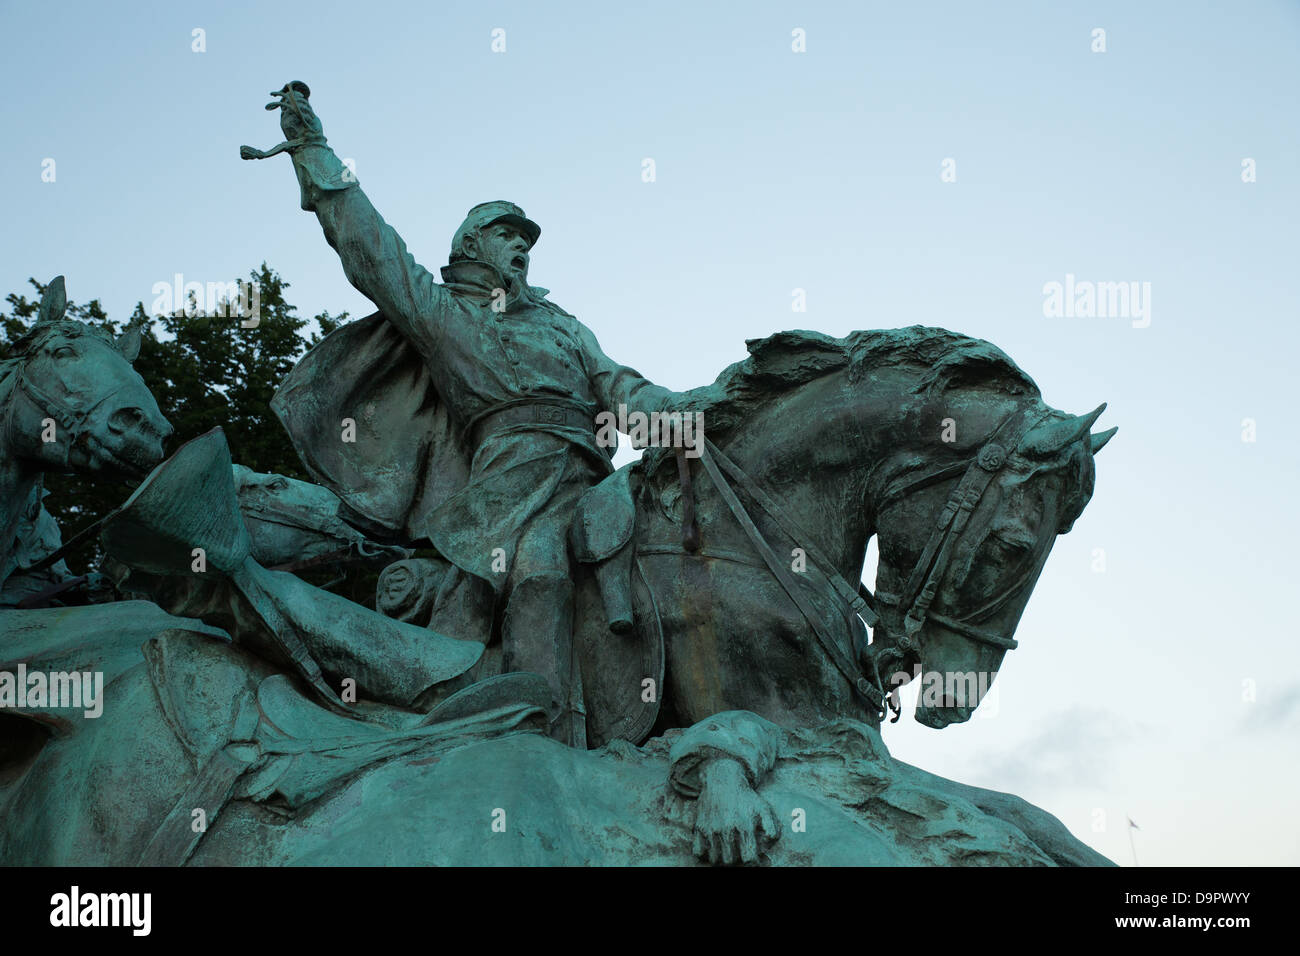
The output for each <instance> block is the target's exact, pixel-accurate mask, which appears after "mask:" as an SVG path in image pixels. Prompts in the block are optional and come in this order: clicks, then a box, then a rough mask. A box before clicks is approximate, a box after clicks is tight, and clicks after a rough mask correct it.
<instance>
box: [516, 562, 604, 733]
mask: <svg viewBox="0 0 1300 956" xmlns="http://www.w3.org/2000/svg"><path fill="white" fill-rule="evenodd" d="M501 643H502V651H503V659H502V669H503V670H505V671H507V672H509V671H532V672H533V673H535V674H540V675H541V676H542V677H544V678H545V679H546V683H547V685H548V686H549V687H550V688H551V707H550V714H549V716H550V720H551V736H552V737H553V738H555V739H556V740H559V741H560V742H561V743H565V744H568V745H569V746H571V747H581V748H584V749H585V748H586V746H587V721H586V714H585V713H584V711H583V706H582V701H581V693H582V690H581V686H580V682H579V681H577V680H576V679H575V678H576V666H575V662H574V658H573V582H571V581H570V580H569V579H568V578H567V577H564V576H562V575H558V574H535V575H532V576H531V577H527V578H525V579H524V580H522V581H520V582H519V583H518V584H516V585H515V586H514V589H513V591H512V592H511V594H510V597H509V599H508V600H507V602H506V613H505V617H504V618H503V620H502V624H501Z"/></svg>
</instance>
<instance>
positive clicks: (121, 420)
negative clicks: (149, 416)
mask: <svg viewBox="0 0 1300 956" xmlns="http://www.w3.org/2000/svg"><path fill="white" fill-rule="evenodd" d="M143 421H144V409H141V408H134V407H132V408H119V409H118V410H117V411H115V412H114V413H113V414H112V415H109V416H108V430H109V431H111V432H113V433H114V434H116V435H120V434H122V433H123V432H124V431H126V430H127V429H131V428H139V427H140V423H141V422H143Z"/></svg>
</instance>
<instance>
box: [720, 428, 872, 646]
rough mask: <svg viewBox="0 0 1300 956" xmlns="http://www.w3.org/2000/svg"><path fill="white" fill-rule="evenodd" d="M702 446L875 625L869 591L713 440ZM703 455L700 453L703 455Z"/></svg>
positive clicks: (855, 610)
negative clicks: (850, 578)
mask: <svg viewBox="0 0 1300 956" xmlns="http://www.w3.org/2000/svg"><path fill="white" fill-rule="evenodd" d="M704 447H705V448H706V449H707V450H708V453H709V454H710V455H711V456H712V457H713V458H714V459H715V460H716V461H717V463H718V464H719V465H720V466H721V467H722V470H723V471H725V472H726V473H727V474H728V475H729V476H730V477H731V480H732V481H734V482H735V483H736V484H737V485H739V486H740V488H741V490H743V491H744V492H745V494H747V495H749V497H750V498H752V499H753V500H754V501H755V502H756V503H757V504H758V506H759V507H760V508H762V509H763V511H764V512H765V513H766V514H767V516H768V517H769V518H771V519H772V522H773V523H774V524H775V525H776V526H777V527H778V528H780V529H781V531H782V532H783V533H784V534H785V535H786V537H788V538H790V539H791V540H793V541H794V542H795V543H796V545H798V546H799V547H801V548H803V550H804V553H805V554H806V555H807V556H808V557H809V558H811V559H812V564H813V566H815V567H816V568H817V570H818V571H820V572H821V574H822V576H823V577H825V578H826V581H827V583H828V584H829V585H830V586H831V587H832V588H833V589H834V590H835V592H836V593H837V594H838V595H839V596H840V599H841V600H842V601H843V602H844V603H845V604H847V605H848V606H849V608H850V610H852V612H853V613H854V614H857V615H858V616H859V617H861V618H862V619H863V620H864V621H865V622H866V623H867V626H868V627H875V626H876V620H877V616H876V612H875V609H874V608H873V607H872V598H871V592H870V591H869V590H868V589H867V587H866V586H865V585H861V584H860V585H859V586H858V587H856V588H855V587H853V586H852V585H851V584H849V583H848V582H847V581H845V580H844V578H843V577H842V576H841V575H840V574H839V572H837V571H836V570H835V565H834V564H832V563H831V561H830V559H828V558H827V557H826V556H825V555H824V554H823V553H822V551H821V549H820V548H818V547H817V546H816V545H815V544H814V543H813V540H812V537H811V536H810V535H808V534H806V533H805V532H804V531H803V529H802V528H800V527H799V526H798V525H796V524H795V523H794V522H793V521H791V520H790V519H789V518H787V517H785V516H784V515H783V514H782V513H781V510H780V509H779V508H778V507H777V506H776V504H775V503H773V501H772V499H771V498H769V497H768V496H767V493H766V492H764V491H763V490H762V489H761V488H759V487H758V486H757V485H755V484H754V483H753V482H752V481H751V480H750V479H749V476H748V475H746V474H745V473H744V472H743V471H741V470H740V468H739V466H737V465H736V463H735V462H734V461H732V460H731V459H730V458H728V457H727V456H726V455H724V454H723V453H722V450H721V449H719V448H718V446H716V445H715V444H713V442H711V441H709V440H708V439H707V438H706V439H704ZM702 457H703V456H702ZM715 480H716V479H715Z"/></svg>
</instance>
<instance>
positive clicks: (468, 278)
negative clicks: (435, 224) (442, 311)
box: [442, 259, 551, 301]
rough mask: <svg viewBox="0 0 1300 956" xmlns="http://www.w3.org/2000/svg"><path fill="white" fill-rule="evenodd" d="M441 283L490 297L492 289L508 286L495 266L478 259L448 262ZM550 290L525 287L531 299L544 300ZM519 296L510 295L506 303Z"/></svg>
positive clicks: (444, 267)
mask: <svg viewBox="0 0 1300 956" xmlns="http://www.w3.org/2000/svg"><path fill="white" fill-rule="evenodd" d="M442 281H443V282H446V283H447V284H448V285H458V286H462V287H464V288H467V289H470V290H473V291H474V292H476V293H478V294H481V295H485V296H486V295H491V294H492V290H493V289H506V288H509V285H508V284H507V283H506V280H505V276H503V275H502V274H501V272H500V270H499V269H497V267H496V266H494V265H492V264H491V263H489V262H483V261H481V260H479V259H457V260H456V261H455V262H449V263H447V264H446V265H445V266H443V267H442ZM550 292H551V290H550V289H543V288H542V287H541V286H536V285H530V286H527V287H526V295H527V297H529V298H533V299H538V300H541V299H544V298H546V297H547V296H548V295H549V294H550ZM517 298H521V296H519V295H517V294H512V295H509V296H507V298H506V301H513V300H515V299H517Z"/></svg>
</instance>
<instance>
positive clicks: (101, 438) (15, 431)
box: [0, 276, 172, 480]
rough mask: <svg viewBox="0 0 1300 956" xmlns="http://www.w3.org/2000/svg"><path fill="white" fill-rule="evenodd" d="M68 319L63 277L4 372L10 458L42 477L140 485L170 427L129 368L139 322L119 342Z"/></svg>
mask: <svg viewBox="0 0 1300 956" xmlns="http://www.w3.org/2000/svg"><path fill="white" fill-rule="evenodd" d="M66 312H67V297H66V294H65V292H64V283H63V276H57V277H56V278H55V279H54V280H53V281H51V282H50V284H49V286H48V287H47V288H46V290H45V295H44V296H43V297H42V299H41V306H40V312H39V314H38V316H37V320H36V323H35V324H34V325H33V326H32V327H31V329H29V330H28V331H27V333H26V334H25V335H23V336H22V337H21V338H20V339H18V341H16V342H15V343H14V344H13V348H12V350H11V356H10V358H9V359H7V360H6V361H5V362H4V363H3V366H0V380H3V383H4V384H3V385H2V386H0V388H4V391H5V392H6V393H7V394H6V395H5V396H3V397H0V403H2V404H7V405H8V409H7V412H6V418H7V424H6V434H5V436H4V437H5V442H6V445H7V449H6V450H7V454H8V456H9V457H11V458H13V459H17V460H22V461H25V462H27V463H29V464H30V465H32V466H34V467H36V468H38V469H40V470H47V469H58V470H67V471H75V472H78V473H82V474H89V475H105V476H108V477H113V478H123V479H128V480H129V479H139V478H142V477H143V476H144V475H146V474H147V473H148V472H149V470H150V469H152V468H153V467H154V466H155V465H157V464H158V463H159V462H160V461H162V457H163V443H164V442H165V441H166V439H167V437H168V436H169V435H170V434H171V432H172V427H171V425H170V424H168V422H167V420H166V419H165V418H164V417H163V415H162V412H160V411H159V409H158V403H157V402H156V401H155V400H154V397H153V394H152V393H151V392H150V391H149V388H148V386H147V385H145V383H144V379H143V378H141V377H140V374H139V373H138V372H136V371H135V370H134V369H133V368H132V367H131V364H132V362H134V361H135V359H136V357H137V356H138V355H139V353H140V337H141V329H140V323H139V322H138V321H137V322H134V323H132V324H131V325H130V327H128V328H127V330H126V331H125V332H123V333H122V335H120V336H118V337H117V338H116V339H115V338H113V336H112V335H110V334H109V333H108V332H107V331H106V330H104V329H102V328H98V327H96V326H92V325H88V324H87V323H85V322H80V321H78V320H76V319H70V318H68V317H67V316H66ZM5 386H7V387H5Z"/></svg>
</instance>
